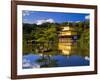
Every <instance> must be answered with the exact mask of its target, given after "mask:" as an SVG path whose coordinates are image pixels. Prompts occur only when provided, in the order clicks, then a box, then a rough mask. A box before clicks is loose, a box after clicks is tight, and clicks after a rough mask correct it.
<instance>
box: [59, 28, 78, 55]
mask: <svg viewBox="0 0 100 80" xmlns="http://www.w3.org/2000/svg"><path fill="white" fill-rule="evenodd" d="M58 36H59V43H58V48H59V50H60V52H61V53H62V54H63V55H70V54H71V53H74V52H75V51H77V38H78V32H77V29H76V28H75V27H71V26H62V30H61V31H60V32H59V34H58Z"/></svg>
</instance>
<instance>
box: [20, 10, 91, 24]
mask: <svg viewBox="0 0 100 80" xmlns="http://www.w3.org/2000/svg"><path fill="white" fill-rule="evenodd" d="M87 19H89V14H82V13H81V14H80V13H62V12H40V11H28V10H24V11H23V12H22V22H23V23H30V24H33V23H36V24H38V25H39V24H42V23H44V22H50V23H62V22H67V21H69V22H79V21H85V20H87Z"/></svg>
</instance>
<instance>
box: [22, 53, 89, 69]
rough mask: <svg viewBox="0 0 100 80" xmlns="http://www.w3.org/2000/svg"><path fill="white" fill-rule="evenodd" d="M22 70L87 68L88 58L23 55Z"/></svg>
mask: <svg viewBox="0 0 100 80" xmlns="http://www.w3.org/2000/svg"><path fill="white" fill-rule="evenodd" d="M22 61H23V62H22V67H23V69H31V68H43V67H45V68H46V67H70V66H89V63H90V62H89V57H87V56H85V57H82V56H78V55H72V56H63V55H55V56H44V57H43V56H41V55H35V54H28V55H23V60H22Z"/></svg>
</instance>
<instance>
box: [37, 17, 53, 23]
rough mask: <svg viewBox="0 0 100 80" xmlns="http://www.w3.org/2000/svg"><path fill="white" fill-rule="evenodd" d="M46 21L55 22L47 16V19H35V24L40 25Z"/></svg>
mask: <svg viewBox="0 0 100 80" xmlns="http://www.w3.org/2000/svg"><path fill="white" fill-rule="evenodd" d="M46 22H48V23H55V21H54V20H53V19H51V18H49V19H46V20H44V19H42V20H37V22H36V24H37V25H41V24H43V23H46Z"/></svg>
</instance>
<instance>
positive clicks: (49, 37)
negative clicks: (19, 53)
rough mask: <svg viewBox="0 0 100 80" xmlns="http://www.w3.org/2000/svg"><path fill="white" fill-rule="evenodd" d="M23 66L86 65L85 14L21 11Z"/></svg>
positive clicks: (86, 27) (86, 29)
mask: <svg viewBox="0 0 100 80" xmlns="http://www.w3.org/2000/svg"><path fill="white" fill-rule="evenodd" d="M22 15H23V16H22V20H23V23H22V24H23V60H22V61H23V62H22V66H23V69H29V68H33V69H34V68H47V67H49V68H50V67H70V66H89V63H90V60H89V55H90V51H89V45H90V26H89V21H90V20H89V14H82V13H61V12H40V11H25V10H24V11H23V12H22Z"/></svg>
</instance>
